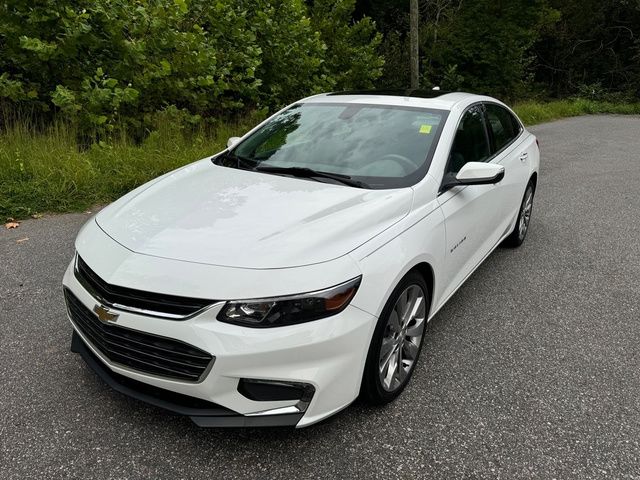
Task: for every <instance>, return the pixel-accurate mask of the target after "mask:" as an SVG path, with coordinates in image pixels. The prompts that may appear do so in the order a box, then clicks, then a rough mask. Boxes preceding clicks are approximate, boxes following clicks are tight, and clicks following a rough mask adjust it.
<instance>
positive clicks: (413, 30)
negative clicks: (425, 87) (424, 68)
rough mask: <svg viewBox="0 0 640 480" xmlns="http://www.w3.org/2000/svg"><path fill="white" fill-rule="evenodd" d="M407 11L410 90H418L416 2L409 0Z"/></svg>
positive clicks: (415, 0)
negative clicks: (409, 45) (409, 44)
mask: <svg viewBox="0 0 640 480" xmlns="http://www.w3.org/2000/svg"><path fill="white" fill-rule="evenodd" d="M410 1H411V5H410V10H409V17H410V18H409V23H410V30H409V37H410V43H411V47H410V57H411V88H418V85H419V83H420V59H419V52H418V0H410Z"/></svg>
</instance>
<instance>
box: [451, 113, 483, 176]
mask: <svg viewBox="0 0 640 480" xmlns="http://www.w3.org/2000/svg"><path fill="white" fill-rule="evenodd" d="M490 155H491V153H490V148H489V139H488V137H487V131H486V129H485V122H484V115H483V113H482V108H481V107H480V106H474V107H471V108H470V109H469V110H468V111H467V112H466V113H465V114H464V115H463V117H462V120H461V121H460V124H459V125H458V131H457V132H456V138H454V140H453V146H452V147H451V156H450V158H449V166H448V167H447V173H458V172H459V171H460V169H461V168H462V167H463V166H464V164H465V163H467V162H484V161H485V160H486V159H487V158H489V156H490Z"/></svg>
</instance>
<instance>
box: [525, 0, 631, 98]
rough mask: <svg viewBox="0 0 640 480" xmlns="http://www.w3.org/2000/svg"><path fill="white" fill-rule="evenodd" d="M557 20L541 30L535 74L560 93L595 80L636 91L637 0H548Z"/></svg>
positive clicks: (606, 89) (604, 88) (609, 88)
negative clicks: (556, 13) (555, 11)
mask: <svg viewBox="0 0 640 480" xmlns="http://www.w3.org/2000/svg"><path fill="white" fill-rule="evenodd" d="M550 3H551V6H552V7H553V8H555V9H556V10H558V11H559V12H560V14H561V17H560V19H559V21H558V22H556V23H555V24H554V25H552V26H551V27H550V28H547V29H546V30H545V31H543V32H542V35H541V37H540V38H539V40H538V41H537V43H536V45H535V48H534V49H533V50H532V55H534V56H535V59H536V60H535V63H536V80H537V82H538V84H539V85H540V86H542V87H543V88H545V89H546V90H547V91H548V92H549V93H551V94H553V95H556V96H561V95H566V94H572V93H576V92H580V90H581V89H582V88H583V87H584V86H598V88H597V89H598V90H601V93H603V94H605V93H610V92H623V93H627V94H630V95H635V97H636V98H638V97H639V96H640V42H639V41H638V38H640V2H638V1H637V0H580V1H576V0H572V1H566V0H550Z"/></svg>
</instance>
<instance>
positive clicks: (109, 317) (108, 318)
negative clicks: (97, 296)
mask: <svg viewBox="0 0 640 480" xmlns="http://www.w3.org/2000/svg"><path fill="white" fill-rule="evenodd" d="M93 311H94V312H95V314H96V315H97V316H98V318H99V319H100V321H101V322H103V323H109V322H115V321H117V320H118V317H119V315H118V314H117V313H111V310H109V309H108V308H107V307H104V306H102V305H96V306H95V307H93Z"/></svg>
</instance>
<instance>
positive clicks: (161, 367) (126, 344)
mask: <svg viewBox="0 0 640 480" xmlns="http://www.w3.org/2000/svg"><path fill="white" fill-rule="evenodd" d="M64 296H65V300H66V302H67V309H68V311H69V316H70V317H71V320H72V321H73V323H74V325H75V326H76V327H77V328H78V330H79V331H80V332H81V333H82V334H83V335H84V337H85V338H86V339H87V340H89V341H90V342H91V344H92V345H93V346H94V347H95V348H96V349H97V350H98V351H99V352H100V353H101V354H102V355H104V356H105V357H107V358H108V359H109V360H110V361H112V362H113V363H117V364H119V365H122V366H125V367H129V368H131V369H133V370H137V371H139V372H142V373H149V374H153V375H158V376H162V377H166V378H171V379H175V380H183V381H189V382H197V381H199V380H201V379H202V378H203V376H204V375H205V374H206V373H207V370H208V368H209V366H210V365H211V363H212V362H213V360H214V357H212V356H211V355H209V354H208V353H207V352H205V351H203V350H200V349H199V348H196V347H194V346H191V345H188V344H186V343H183V342H180V341H178V340H172V339H170V338H166V337H161V336H158V335H152V334H149V333H144V332H140V331H137V330H131V329H129V328H126V327H121V326H118V325H113V324H106V323H103V322H101V321H100V320H99V319H98V317H97V316H96V315H95V314H94V313H93V312H92V311H91V310H89V309H88V308H87V307H85V306H84V304H83V303H82V302H81V301H80V300H78V299H77V298H76V297H75V295H73V294H72V293H71V292H70V291H69V290H68V289H66V288H65V290H64Z"/></svg>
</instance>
